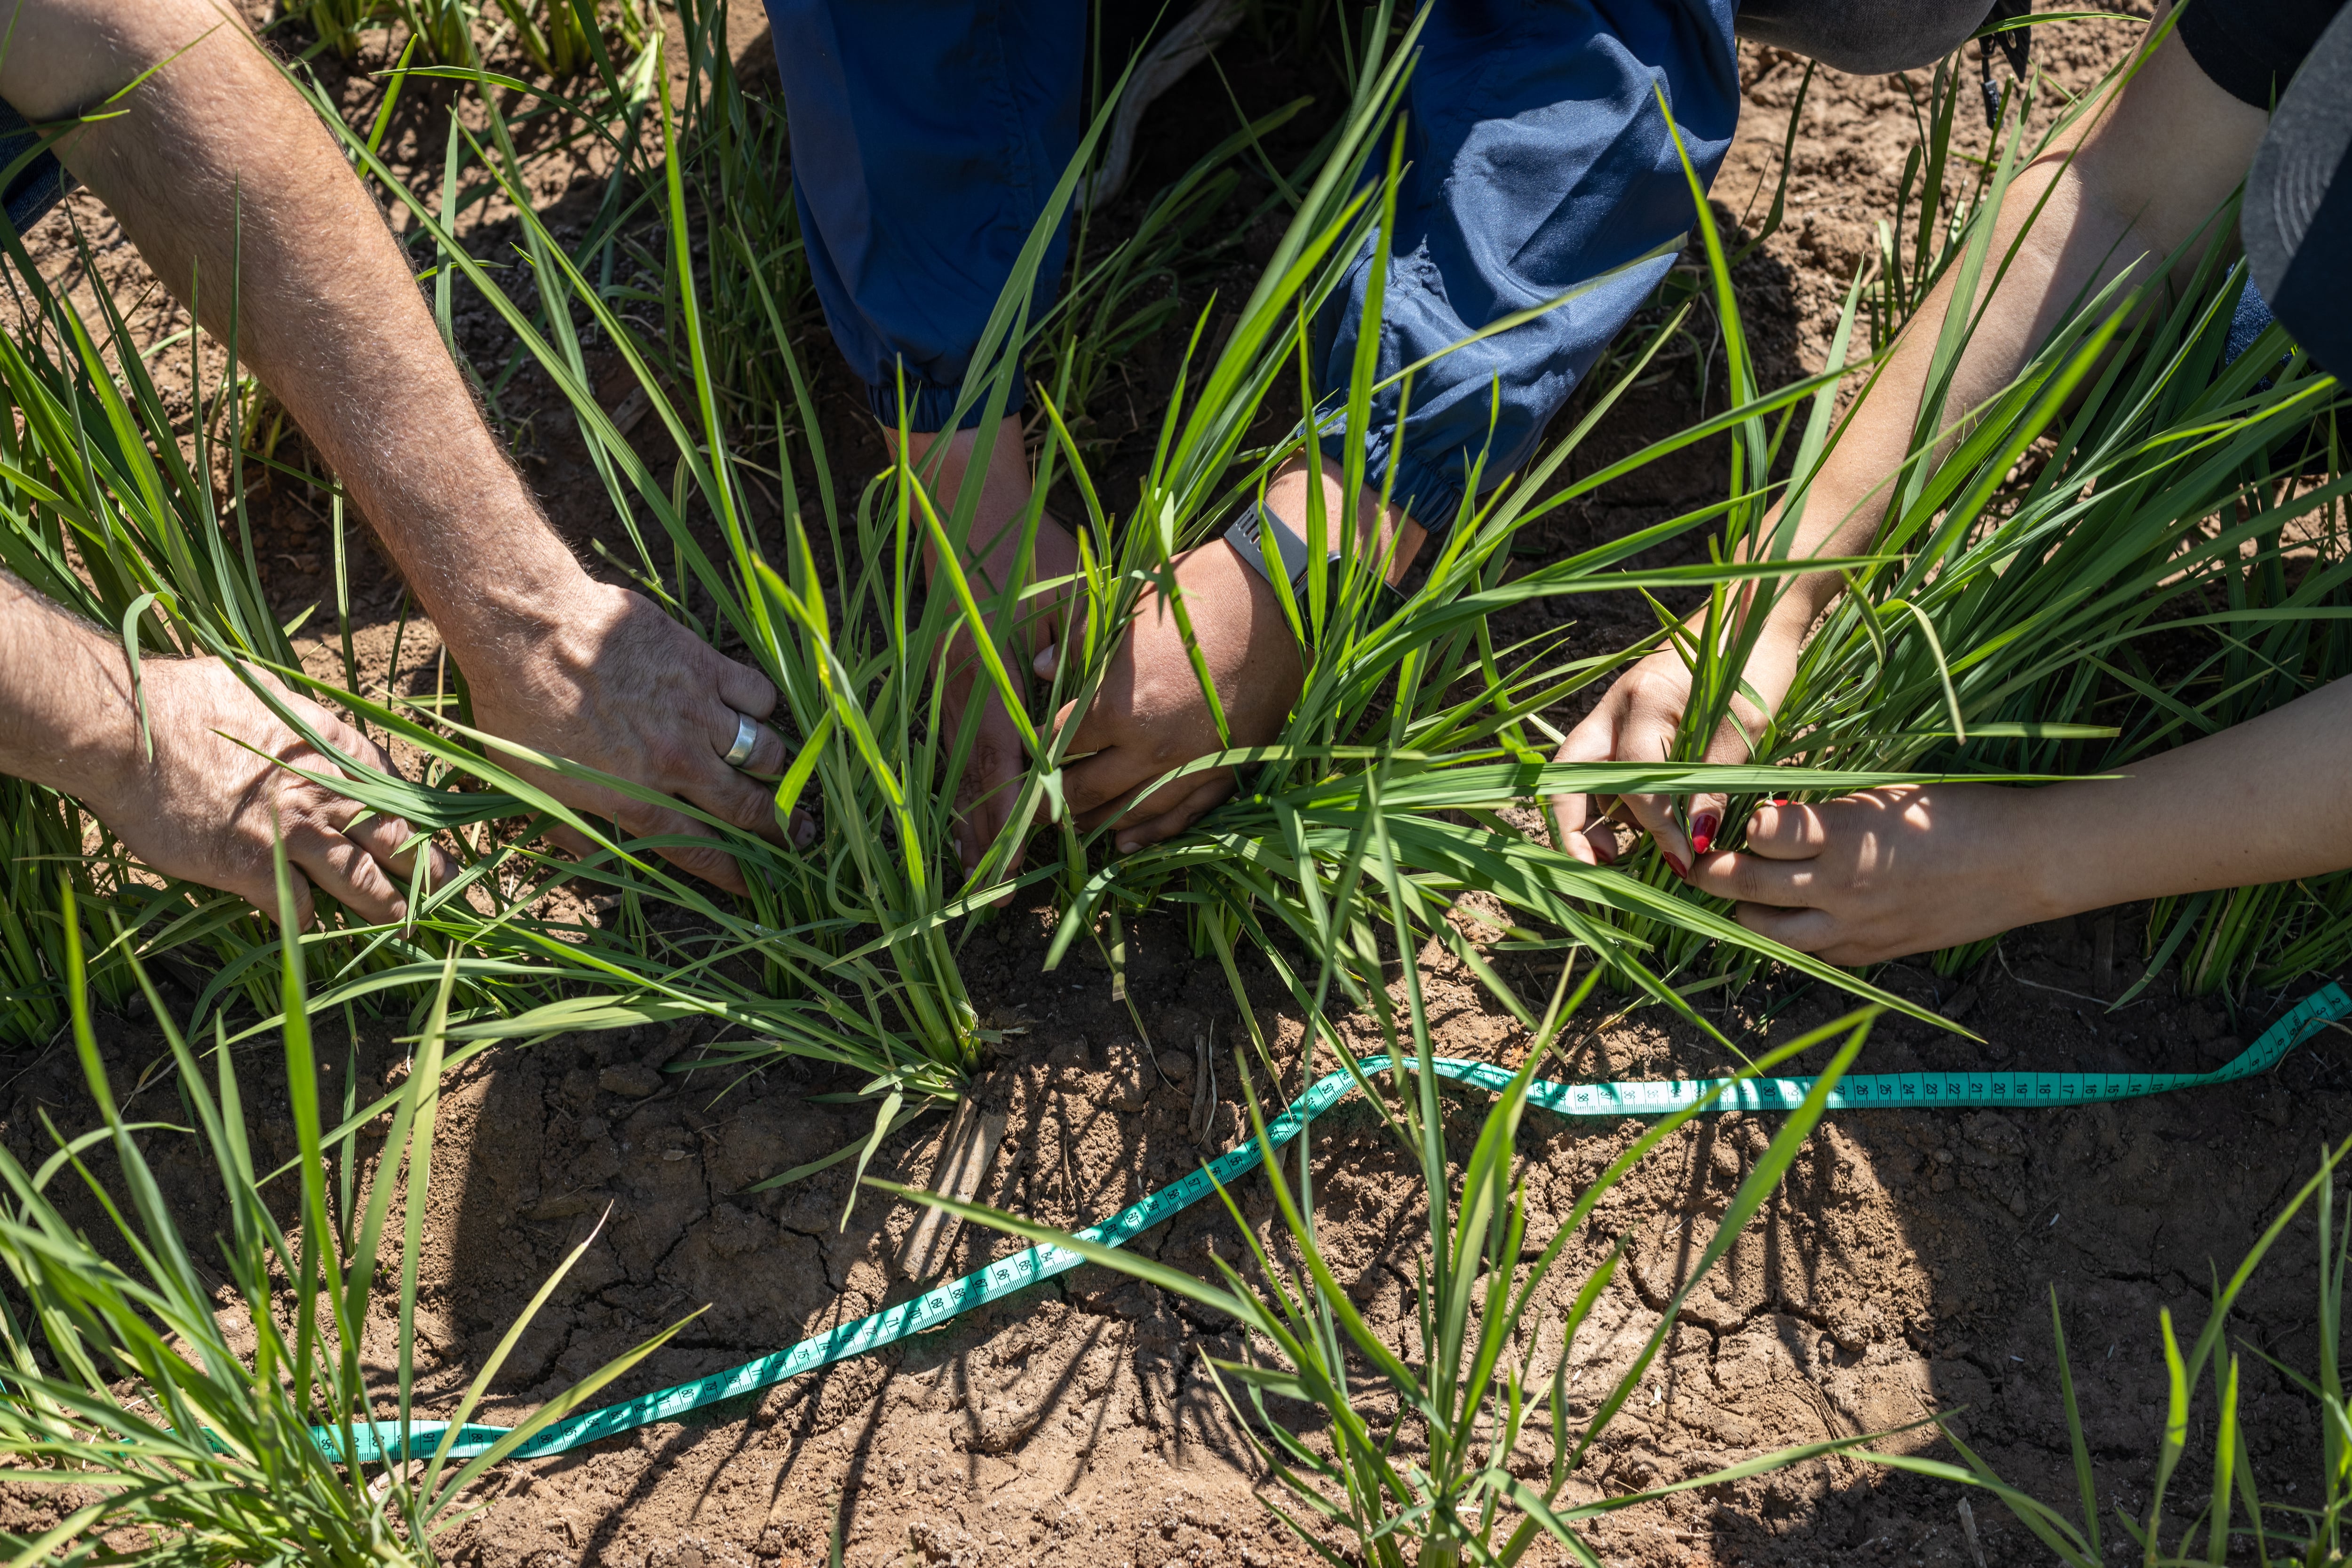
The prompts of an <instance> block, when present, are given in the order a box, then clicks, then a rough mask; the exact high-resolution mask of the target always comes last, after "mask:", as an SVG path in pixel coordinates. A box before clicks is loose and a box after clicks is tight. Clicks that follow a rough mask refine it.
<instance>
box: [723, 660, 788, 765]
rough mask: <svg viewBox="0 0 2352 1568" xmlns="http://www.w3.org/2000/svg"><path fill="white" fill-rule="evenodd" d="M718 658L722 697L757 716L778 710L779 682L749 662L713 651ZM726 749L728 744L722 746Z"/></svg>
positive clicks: (739, 709) (752, 716)
mask: <svg viewBox="0 0 2352 1568" xmlns="http://www.w3.org/2000/svg"><path fill="white" fill-rule="evenodd" d="M710 657H711V658H713V659H714V660H716V661H717V665H718V671H717V673H718V677H719V682H718V684H719V700H720V701H721V702H724V703H725V704H727V706H728V707H730V708H732V709H733V710H735V711H736V712H738V713H743V714H748V715H750V716H751V718H753V719H765V718H767V717H769V716H770V715H771V714H772V713H774V712H775V710H776V687H775V683H774V682H773V681H772V680H770V679H768V678H767V677H766V676H764V675H761V673H760V672H759V671H758V670H756V669H753V668H751V666H750V665H748V664H739V663H738V662H736V661H735V660H734V659H731V658H728V657H727V656H726V655H725V654H723V653H719V652H717V651H715V650H714V651H713V652H712V654H711V656H710ZM720 749H721V750H722V751H723V750H725V748H724V747H721V748H720Z"/></svg>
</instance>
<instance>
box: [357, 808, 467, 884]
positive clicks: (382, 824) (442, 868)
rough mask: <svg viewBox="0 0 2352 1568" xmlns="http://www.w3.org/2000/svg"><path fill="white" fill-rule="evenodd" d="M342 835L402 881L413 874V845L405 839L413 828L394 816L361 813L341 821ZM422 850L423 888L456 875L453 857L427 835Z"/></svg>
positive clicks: (455, 862) (414, 849)
mask: <svg viewBox="0 0 2352 1568" xmlns="http://www.w3.org/2000/svg"><path fill="white" fill-rule="evenodd" d="M343 837H346V838H349V839H350V840H351V841H352V843H354V844H356V845H358V846H359V847H361V848H362V849H364V850H366V851H367V853H368V854H369V855H370V856H371V857H372V858H373V859H374V861H375V863H376V864H377V865H379V866H381V867H383V868H384V869H385V870H386V871H389V872H390V873H392V875H394V877H397V878H399V879H402V880H403V881H405V880H407V879H409V878H410V877H412V876H414V875H415V873H416V848H417V847H416V846H411V845H410V844H409V840H410V839H412V838H415V837H416V830H415V828H413V827H411V826H409V825H408V824H407V822H406V821H405V820H404V819H403V818H401V817H397V816H375V815H373V814H369V813H362V814H361V815H360V816H355V817H353V818H352V820H351V821H349V822H346V823H345V824H343ZM420 844H421V847H423V849H424V851H425V889H426V890H427V891H430V890H431V889H435V888H438V887H440V886H442V885H443V884H445V883H446V882H448V881H450V880H452V879H454V878H456V876H457V857H456V856H454V855H452V854H450V853H449V852H448V851H447V850H446V849H444V848H442V847H440V846H439V845H438V844H436V843H434V842H433V840H431V839H430V838H426V839H424V840H421V841H420Z"/></svg>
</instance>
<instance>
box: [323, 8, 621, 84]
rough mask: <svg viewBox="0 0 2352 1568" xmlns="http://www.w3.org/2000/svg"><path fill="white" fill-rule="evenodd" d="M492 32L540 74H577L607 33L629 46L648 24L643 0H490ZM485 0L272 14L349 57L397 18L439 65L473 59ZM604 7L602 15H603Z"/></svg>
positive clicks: (593, 57)
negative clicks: (496, 20) (306, 27)
mask: <svg viewBox="0 0 2352 1568" xmlns="http://www.w3.org/2000/svg"><path fill="white" fill-rule="evenodd" d="M489 3H490V4H493V5H495V7H496V16H497V17H498V18H499V26H498V29H497V30H498V33H499V35H500V36H502V37H503V36H509V35H510V36H511V37H513V38H514V40H515V42H516V44H517V46H518V47H520V48H521V49H522V51H523V53H524V55H525V56H527V57H528V58H530V63H531V65H532V66H533V67H534V68H537V69H538V70H540V71H541V72H542V73H543V74H545V75H548V76H552V77H568V76H573V75H577V74H578V73H579V72H581V71H583V70H585V69H587V68H589V67H590V66H591V65H592V64H594V63H596V57H597V55H598V53H599V52H600V51H601V50H602V49H603V48H604V39H605V37H607V36H608V35H609V36H610V37H612V38H613V39H614V42H615V43H617V44H619V45H621V46H622V47H626V48H627V49H629V50H630V51H631V52H633V53H634V52H635V51H636V50H638V49H641V48H643V47H645V43H646V28H647V27H648V26H651V25H652V24H651V20H650V13H649V11H648V9H647V7H646V0H489ZM487 10H488V5H486V4H485V0H281V3H280V5H279V15H280V16H285V17H289V18H293V19H296V20H299V21H301V22H304V23H307V24H308V25H309V26H310V30H311V31H312V32H314V33H316V34H317V35H318V37H319V43H320V47H323V48H328V49H332V50H333V51H334V52H335V54H336V55H337V56H338V57H340V58H342V59H345V60H350V59H352V58H356V57H357V56H358V54H359V51H360V47H361V46H362V43H363V42H364V41H365V38H366V36H367V34H368V33H369V32H370V31H371V30H372V29H377V28H382V27H385V26H390V25H391V24H393V23H394V22H397V23H399V24H401V25H402V26H405V27H406V28H407V30H408V33H409V36H410V37H413V38H414V39H415V40H416V43H417V46H418V47H419V49H420V50H421V52H422V53H423V55H424V57H425V58H426V59H428V60H432V61H435V62H437V63H439V64H443V65H457V66H463V65H468V64H471V63H473V55H474V30H475V28H476V26H478V24H479V23H480V22H481V21H482V20H483V19H484V16H485V15H486V12H487ZM607 13H609V15H607Z"/></svg>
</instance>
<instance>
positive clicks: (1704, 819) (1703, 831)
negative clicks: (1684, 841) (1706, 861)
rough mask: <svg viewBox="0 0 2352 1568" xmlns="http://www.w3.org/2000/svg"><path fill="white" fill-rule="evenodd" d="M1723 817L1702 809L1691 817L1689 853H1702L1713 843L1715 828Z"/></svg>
mask: <svg viewBox="0 0 2352 1568" xmlns="http://www.w3.org/2000/svg"><path fill="white" fill-rule="evenodd" d="M1722 821H1723V818H1722V817H1721V816H1717V814H1716V813H1714V812H1712V811H1702V812H1700V813H1699V814H1698V815H1697V816H1695V817H1693V818H1692V819H1691V853H1692V854H1694V855H1704V854H1706V852H1707V849H1708V847H1710V846H1712V845H1713V844H1714V843H1715V830H1716V828H1717V826H1720V825H1721V823H1722Z"/></svg>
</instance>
